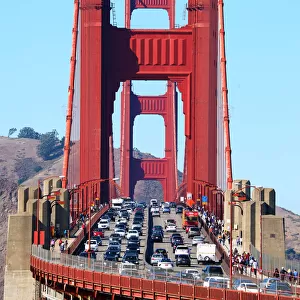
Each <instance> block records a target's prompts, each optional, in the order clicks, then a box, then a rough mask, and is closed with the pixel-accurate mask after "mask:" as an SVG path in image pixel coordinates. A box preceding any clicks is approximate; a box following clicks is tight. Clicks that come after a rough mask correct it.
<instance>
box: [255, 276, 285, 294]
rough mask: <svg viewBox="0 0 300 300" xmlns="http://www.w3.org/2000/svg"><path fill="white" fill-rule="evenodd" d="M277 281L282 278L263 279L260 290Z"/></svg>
mask: <svg viewBox="0 0 300 300" xmlns="http://www.w3.org/2000/svg"><path fill="white" fill-rule="evenodd" d="M275 281H280V279H279V278H272V277H269V278H265V279H263V281H262V282H261V283H260V285H259V288H260V290H261V291H262V290H263V289H265V288H268V287H269V286H270V285H271V284H272V283H274V282H275Z"/></svg>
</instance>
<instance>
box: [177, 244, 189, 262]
mask: <svg viewBox="0 0 300 300" xmlns="http://www.w3.org/2000/svg"><path fill="white" fill-rule="evenodd" d="M190 253H191V250H190V248H189V247H188V246H185V245H178V246H177V247H176V249H175V259H176V257H177V256H178V255H180V254H186V255H190Z"/></svg>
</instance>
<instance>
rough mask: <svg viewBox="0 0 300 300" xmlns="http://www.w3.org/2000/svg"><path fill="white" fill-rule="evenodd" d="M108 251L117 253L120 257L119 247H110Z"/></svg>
mask: <svg viewBox="0 0 300 300" xmlns="http://www.w3.org/2000/svg"><path fill="white" fill-rule="evenodd" d="M107 251H110V252H115V253H117V254H118V255H120V247H119V246H114V245H108V248H107Z"/></svg>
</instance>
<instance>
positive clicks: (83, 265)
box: [31, 245, 297, 300]
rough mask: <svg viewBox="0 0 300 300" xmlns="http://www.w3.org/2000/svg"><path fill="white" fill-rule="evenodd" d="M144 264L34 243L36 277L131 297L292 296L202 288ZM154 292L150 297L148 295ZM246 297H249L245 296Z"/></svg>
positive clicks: (271, 299) (219, 299)
mask: <svg viewBox="0 0 300 300" xmlns="http://www.w3.org/2000/svg"><path fill="white" fill-rule="evenodd" d="M147 266H148V265H147V264H145V265H143V266H140V267H138V268H137V269H130V270H126V269H125V270H124V269H122V265H121V263H118V262H108V261H104V260H96V259H88V258H84V257H79V256H74V255H70V254H65V253H58V252H52V251H50V250H46V249H43V248H41V247H38V246H37V245H32V257H31V270H32V271H33V272H34V275H36V278H41V277H44V278H48V279H50V280H54V281H55V280H57V281H58V282H61V280H63V282H64V283H67V284H68V283H69V284H71V285H72V286H76V285H78V286H80V287H84V286H85V285H86V287H87V288H89V289H97V290H98V291H103V292H109V293H112V291H113V292H114V293H116V294H120V295H127V296H130V295H132V294H133V293H135V295H136V297H140V298H143V297H144V296H145V298H148V299H155V298H156V297H155V295H156V294H157V296H158V295H159V296H162V295H167V294H168V295H169V296H170V295H173V298H174V297H175V298H180V297H185V298H188V299H195V298H197V299H200V298H201V299H216V300H226V299H228V300H230V299H246V298H247V300H257V297H258V295H259V299H261V300H264V299H265V300H278V299H281V298H282V299H288V298H289V299H291V298H292V297H294V298H295V297H296V292H297V289H294V293H295V294H294V295H293V294H290V296H289V297H287V296H281V295H276V294H275V292H274V294H267V295H266V294H263V293H260V294H259V293H245V292H244V291H237V290H229V289H227V288H225V287H224V286H223V287H222V288H220V286H217V287H218V288H216V287H213V288H212V287H211V288H207V287H203V286H202V285H203V281H202V279H201V278H197V277H194V278H188V277H187V276H185V275H184V274H183V273H181V272H174V271H167V270H159V269H158V268H155V267H150V268H148V267H147ZM149 295H151V296H149ZM245 297H246V298H245Z"/></svg>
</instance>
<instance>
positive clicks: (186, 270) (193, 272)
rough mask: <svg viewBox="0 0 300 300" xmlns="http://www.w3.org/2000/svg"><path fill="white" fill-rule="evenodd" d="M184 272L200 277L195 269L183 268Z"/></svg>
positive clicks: (196, 277)
mask: <svg viewBox="0 0 300 300" xmlns="http://www.w3.org/2000/svg"><path fill="white" fill-rule="evenodd" d="M183 273H184V274H191V275H192V276H193V277H194V278H195V279H201V273H200V271H199V270H197V269H185V270H184V271H183Z"/></svg>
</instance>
